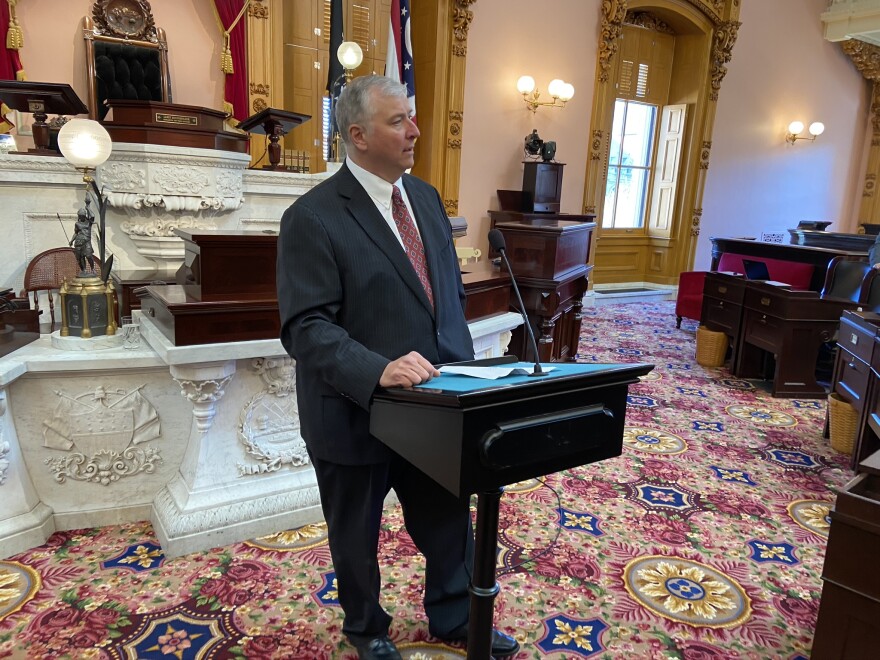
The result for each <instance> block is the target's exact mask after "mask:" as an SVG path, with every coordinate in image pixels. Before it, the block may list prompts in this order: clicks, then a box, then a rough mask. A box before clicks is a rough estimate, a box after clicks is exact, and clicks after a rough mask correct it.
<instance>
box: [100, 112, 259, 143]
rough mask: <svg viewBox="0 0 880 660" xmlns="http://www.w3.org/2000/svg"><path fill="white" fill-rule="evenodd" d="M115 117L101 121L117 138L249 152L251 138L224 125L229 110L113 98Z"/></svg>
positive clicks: (113, 136)
mask: <svg viewBox="0 0 880 660" xmlns="http://www.w3.org/2000/svg"><path fill="white" fill-rule="evenodd" d="M107 105H108V106H110V110H111V112H112V117H113V118H112V120H105V121H102V122H101V123H102V124H103V126H104V128H106V129H107V132H108V133H110V137H111V138H113V141H114V142H134V143H138V144H161V145H169V146H176V147H190V148H196V149H220V150H223V151H234V152H237V153H241V154H243V153H247V150H248V145H249V144H250V138H249V137H248V135H247V134H245V133H233V132H231V131H227V130H225V129H224V121H225V120H226V117H227V115H226V113H225V112H221V111H220V110H213V109H211V108H201V107H198V106H194V105H181V104H180V103H162V102H161V101H130V100H126V99H109V100H108V101H107Z"/></svg>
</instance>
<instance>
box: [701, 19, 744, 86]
mask: <svg viewBox="0 0 880 660" xmlns="http://www.w3.org/2000/svg"><path fill="white" fill-rule="evenodd" d="M740 25H742V23H740V22H739V21H723V22H721V23H719V24H718V25H717V26H716V28H715V30H714V32H713V34H712V91H711V92H710V93H709V98H710V99H711V100H713V101H717V100H718V90H720V89H721V81H722V80H724V76H726V75H727V67H726V66H725V65H726V64H727V63H728V62H730V58H731V55H732V53H733V45H734V44H735V43H736V36H737V33H738V31H739V26H740Z"/></svg>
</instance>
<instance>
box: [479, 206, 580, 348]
mask: <svg viewBox="0 0 880 660" xmlns="http://www.w3.org/2000/svg"><path fill="white" fill-rule="evenodd" d="M496 214H498V215H496ZM500 214H501V212H493V211H490V212H489V215H490V217H492V218H493V221H494V220H498V219H500V218H502V217H506V216H504V215H500ZM507 215H510V214H507ZM567 217H569V218H572V219H569V220H563V219H562V218H563V216H561V215H560V216H554V217H548V218H535V219H533V220H530V221H528V222H516V221H512V222H497V223H496V224H495V228H497V229H498V230H499V231H500V232H501V233H502V234H504V240H505V242H506V244H507V256H508V258H509V259H510V264H511V266H512V268H513V274H514V276H515V277H516V280H517V282H518V283H519V288H520V291H521V292H522V298H523V304H524V305H525V307H526V309H525V311H526V313H527V314H528V317H529V322H530V323H531V324H532V327H533V328H534V332H535V336H536V338H537V340H538V352H539V355H538V356H537V358H536V357H535V356H534V355H533V353H534V351H533V350H532V347H531V342H529V340H528V334H527V333H526V332H525V329H524V328H523V327H519V328H517V329H516V330H514V332H513V339H512V340H511V343H510V351H511V353H514V354H516V355H520V356H523V358H524V359H526V360H534V359H538V360H540V361H542V362H559V361H566V360H574V359H576V358H577V347H578V341H579V340H580V332H581V310H582V309H583V302H582V301H583V297H584V294H585V293H586V291H587V285H588V282H589V275H590V271H591V270H592V268H593V267H592V266H591V265H589V263H588V262H589V259H590V243H591V237H592V234H593V230H594V229H595V227H596V223H594V222H587V221H584V220H582V219H576V218H581V216H567ZM510 306H511V307H513V308H516V307H517V301H516V297H515V296H511V298H510Z"/></svg>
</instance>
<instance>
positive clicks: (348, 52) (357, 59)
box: [336, 41, 364, 84]
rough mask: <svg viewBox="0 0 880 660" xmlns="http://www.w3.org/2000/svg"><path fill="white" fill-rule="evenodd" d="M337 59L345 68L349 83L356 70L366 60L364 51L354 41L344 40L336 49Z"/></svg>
mask: <svg viewBox="0 0 880 660" xmlns="http://www.w3.org/2000/svg"><path fill="white" fill-rule="evenodd" d="M336 59H338V60H339V63H340V64H341V65H342V68H343V69H344V70H345V84H348V83H350V82H351V79H352V76H354V70H355V69H357V68H358V67H359V66H360V65H361V63H362V62H363V61H364V51H363V50H361V47H360V46H358V45H357V44H356V43H355V42H354V41H343V42H342V43H341V44H339V48H337V49H336Z"/></svg>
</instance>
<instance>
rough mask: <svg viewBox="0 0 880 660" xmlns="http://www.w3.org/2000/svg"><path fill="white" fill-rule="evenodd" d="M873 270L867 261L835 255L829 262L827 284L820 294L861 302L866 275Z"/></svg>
mask: <svg viewBox="0 0 880 660" xmlns="http://www.w3.org/2000/svg"><path fill="white" fill-rule="evenodd" d="M871 270H872V268H871V265H870V264H869V263H868V262H867V261H854V260H852V259H846V258H844V257H834V258H833V259H832V260H831V261H830V262H828V270H827V271H826V273H825V285H824V286H823V287H822V293H821V294H820V296H821V297H822V298H829V299H832V300H848V301H850V302H854V303H858V302H861V299H862V285H863V284H865V277H866V276H867V275H868V274H869V273H870V272H871Z"/></svg>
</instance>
